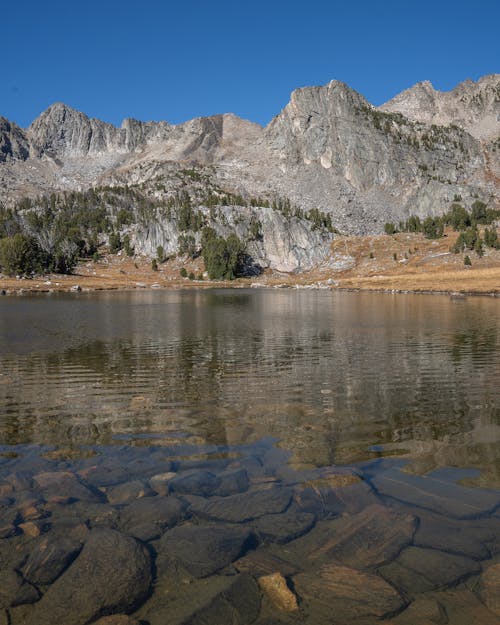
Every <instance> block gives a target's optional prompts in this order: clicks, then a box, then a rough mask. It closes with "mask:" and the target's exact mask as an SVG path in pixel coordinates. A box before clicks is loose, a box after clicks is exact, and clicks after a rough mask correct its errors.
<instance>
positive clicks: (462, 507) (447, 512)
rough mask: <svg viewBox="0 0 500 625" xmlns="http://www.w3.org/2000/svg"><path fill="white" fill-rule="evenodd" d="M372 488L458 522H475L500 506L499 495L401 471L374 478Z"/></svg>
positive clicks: (389, 472) (382, 474)
mask: <svg viewBox="0 0 500 625" xmlns="http://www.w3.org/2000/svg"><path fill="white" fill-rule="evenodd" d="M372 484H373V486H374V487H375V489H376V490H377V491H378V492H379V493H381V494H382V495H385V496H388V497H393V498H394V499H398V500H400V501H404V502H406V503H408V504H410V505H412V506H416V507H419V508H420V507H421V508H426V509H427V510H431V511H433V512H437V513H439V514H442V515H444V516H451V517H455V518H457V519H469V518H474V517H477V516H479V515H481V514H485V513H487V512H490V511H492V510H494V509H495V508H496V507H498V505H500V493H499V492H496V491H492V490H485V489H482V488H466V487H464V486H459V485H457V484H454V483H453V482H449V481H444V480H441V479H437V478H434V477H432V475H429V476H419V475H412V474H410V473H405V472H403V471H400V470H399V469H391V470H388V471H385V472H383V473H381V474H379V475H377V476H375V477H374V478H373V480H372Z"/></svg>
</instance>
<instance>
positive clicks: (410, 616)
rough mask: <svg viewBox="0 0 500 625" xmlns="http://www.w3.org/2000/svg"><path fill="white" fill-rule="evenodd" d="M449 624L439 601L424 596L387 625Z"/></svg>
mask: <svg viewBox="0 0 500 625" xmlns="http://www.w3.org/2000/svg"><path fill="white" fill-rule="evenodd" d="M448 622H449V621H448V617H447V616H446V611H445V609H444V608H443V606H442V605H441V604H440V603H439V601H437V600H436V599H435V598H434V597H432V596H430V597H427V596H424V597H420V598H418V599H416V600H415V601H413V603H411V604H410V605H409V606H408V607H407V608H406V610H404V611H403V612H401V614H399V615H398V616H396V617H393V618H392V619H390V620H389V622H388V623H387V625H446V624H447V623H448Z"/></svg>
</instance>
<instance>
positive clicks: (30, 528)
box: [19, 521, 41, 538]
mask: <svg viewBox="0 0 500 625" xmlns="http://www.w3.org/2000/svg"><path fill="white" fill-rule="evenodd" d="M19 529H20V530H22V532H23V534H25V535H26V536H29V537H30V538H36V537H37V536H40V533H41V530H40V528H39V527H38V525H37V524H36V523H33V521H28V522H27V523H20V524H19Z"/></svg>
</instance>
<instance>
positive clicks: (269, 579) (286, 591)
mask: <svg viewBox="0 0 500 625" xmlns="http://www.w3.org/2000/svg"><path fill="white" fill-rule="evenodd" d="M258 582H259V586H260V587H261V589H262V591H263V593H264V594H265V595H266V596H267V597H268V598H269V600H270V601H271V603H273V604H274V605H275V606H276V607H277V608H278V609H279V610H283V611H284V612H294V611H295V610H298V609H299V606H298V604H297V597H296V596H295V595H294V594H293V592H292V591H291V590H290V588H288V585H287V583H286V580H285V578H284V577H283V575H281V573H271V575H263V576H262V577H259V579H258Z"/></svg>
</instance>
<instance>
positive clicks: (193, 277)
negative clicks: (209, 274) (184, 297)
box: [188, 271, 195, 280]
mask: <svg viewBox="0 0 500 625" xmlns="http://www.w3.org/2000/svg"><path fill="white" fill-rule="evenodd" d="M188 278H189V279H190V280H194V279H195V275H194V273H193V272H192V271H190V272H189V275H188Z"/></svg>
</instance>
